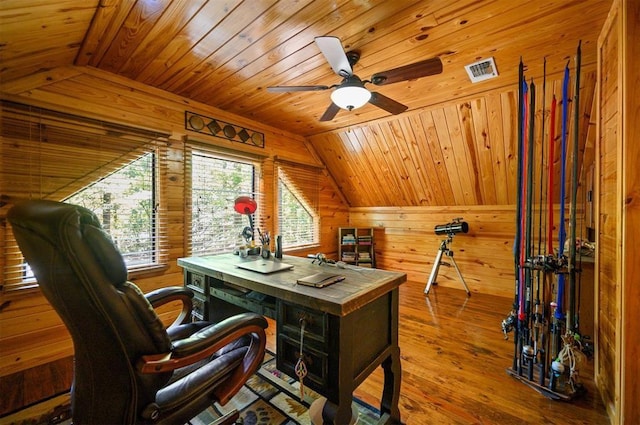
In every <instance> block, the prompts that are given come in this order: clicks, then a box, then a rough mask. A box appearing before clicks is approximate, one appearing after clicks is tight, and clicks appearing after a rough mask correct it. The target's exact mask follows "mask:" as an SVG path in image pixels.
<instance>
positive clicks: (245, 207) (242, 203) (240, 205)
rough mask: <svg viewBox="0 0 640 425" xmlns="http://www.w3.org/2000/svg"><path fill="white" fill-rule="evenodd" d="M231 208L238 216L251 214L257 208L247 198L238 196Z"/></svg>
mask: <svg viewBox="0 0 640 425" xmlns="http://www.w3.org/2000/svg"><path fill="white" fill-rule="evenodd" d="M233 208H234V209H235V210H236V212H239V213H240V214H247V215H249V214H253V213H254V212H256V209H257V208H258V204H257V203H256V201H254V200H253V199H251V198H249V197H248V196H239V197H238V198H236V200H235V202H234V204H233Z"/></svg>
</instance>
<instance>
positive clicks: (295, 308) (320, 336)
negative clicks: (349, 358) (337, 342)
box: [277, 300, 329, 352]
mask: <svg viewBox="0 0 640 425" xmlns="http://www.w3.org/2000/svg"><path fill="white" fill-rule="evenodd" d="M278 301H279V302H278V317H277V322H278V328H279V329H278V333H280V334H282V333H285V334H287V335H289V336H291V337H292V338H295V339H299V338H300V328H301V323H300V320H302V319H304V321H305V328H304V339H305V341H308V342H317V343H319V344H315V345H316V346H317V347H318V348H319V349H320V350H321V351H324V352H327V350H326V348H325V345H326V344H327V343H328V341H329V336H328V333H329V318H328V314H327V313H323V312H321V311H317V310H311V309H308V308H305V307H301V306H299V305H297V304H291V303H287V302H284V301H280V300H278Z"/></svg>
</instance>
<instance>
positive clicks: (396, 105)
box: [369, 92, 409, 115]
mask: <svg viewBox="0 0 640 425" xmlns="http://www.w3.org/2000/svg"><path fill="white" fill-rule="evenodd" d="M369 103H370V104H372V105H375V106H377V107H378V108H381V109H384V110H385V111H387V112H390V113H392V114H393V115H398V114H400V113H402V112H404V111H406V110H407V109H408V108H409V107H408V106H407V105H403V104H402V103H400V102H396V101H395V100H393V99H391V98H389V97H387V96H385V95H383V94H380V93H377V92H371V99H369Z"/></svg>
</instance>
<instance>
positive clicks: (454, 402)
mask: <svg viewBox="0 0 640 425" xmlns="http://www.w3.org/2000/svg"><path fill="white" fill-rule="evenodd" d="M423 290H424V283H420V282H415V281H414V282H407V283H405V284H404V285H402V286H401V287H400V350H401V358H402V390H401V396H400V411H401V414H402V420H403V421H404V422H405V423H406V424H407V425H431V424H438V425H439V424H497V425H509V424H519V425H522V424H563V425H565V424H567V425H568V424H589V425H600V424H603V425H604V424H609V420H608V418H607V416H606V413H605V408H604V405H603V403H602V401H601V400H600V397H599V395H598V393H597V392H596V389H595V387H594V385H593V381H592V380H591V376H592V366H593V362H592V361H591V362H588V363H587V364H586V365H585V366H586V367H585V368H584V369H585V370H584V371H581V373H582V376H583V381H582V382H583V383H584V384H585V387H586V388H587V393H586V394H585V396H584V397H582V398H579V399H576V400H574V401H572V402H558V401H552V400H549V399H547V398H545V397H544V396H542V395H540V394H539V393H537V392H536V391H534V390H532V389H530V388H529V387H527V386H526V385H524V384H522V383H520V382H518V381H516V380H515V379H513V378H512V377H510V376H509V375H507V373H506V368H508V367H509V366H510V365H511V362H512V353H513V342H512V340H511V339H509V340H508V341H505V340H504V338H503V335H502V331H501V328H500V323H501V321H502V319H504V317H505V316H506V314H507V313H508V311H509V309H510V307H511V302H512V300H511V299H507V298H501V297H495V296H489V295H484V294H481V293H474V294H473V295H472V296H471V297H470V298H467V296H466V294H465V292H464V291H463V290H462V289H460V290H458V289H451V288H444V287H433V288H432V289H431V291H430V293H429V296H428V297H426V296H425V295H424V294H423ZM275 329H276V326H275V322H273V321H272V320H270V323H269V328H268V329H267V334H268V343H267V348H268V349H269V350H271V351H275V348H276V344H275ZM382 378H383V377H382V370H381V369H378V370H377V371H376V372H374V373H373V374H372V375H371V376H370V377H369V378H367V380H366V381H365V382H364V383H363V384H362V385H360V387H359V388H358V389H357V391H356V396H357V397H358V398H360V399H361V400H363V401H366V402H367V403H369V404H371V405H372V406H377V405H378V404H379V397H380V394H381V393H382ZM66 397H67V398H66V399H65V400H63V401H61V402H59V403H58V404H60V403H62V402H68V396H66ZM55 405H56V404H53V406H55ZM40 408H41V409H44V408H46V410H45V411H47V410H50V409H51V406H44V407H42V406H41V407H40ZM28 410H29V409H28ZM29 413H30V414H29ZM42 413H43V412H38V414H35V413H34V412H28V411H23V412H20V413H19V414H18V415H14V416H13V418H12V419H13V420H9V422H4V420H0V424H2V423H16V422H15V421H16V420H17V423H20V422H21V420H25V419H26V418H33V417H39V416H40V415H41V414H42ZM4 419H9V418H4ZM27 422H28V421H27ZM31 423H32V422H31Z"/></svg>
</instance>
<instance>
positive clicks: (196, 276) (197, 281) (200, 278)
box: [185, 271, 207, 295]
mask: <svg viewBox="0 0 640 425" xmlns="http://www.w3.org/2000/svg"><path fill="white" fill-rule="evenodd" d="M185 283H186V285H187V287H188V288H190V289H192V290H194V291H197V292H199V293H201V294H205V295H206V293H207V290H206V283H205V280H204V275H202V274H200V273H194V272H191V271H187V275H186V277H185Z"/></svg>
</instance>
